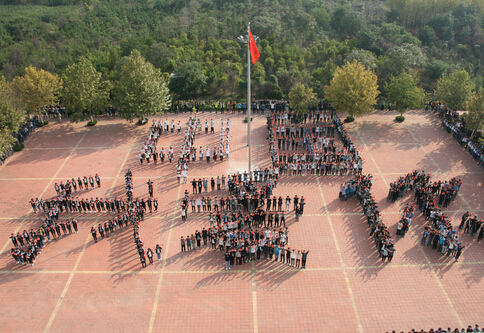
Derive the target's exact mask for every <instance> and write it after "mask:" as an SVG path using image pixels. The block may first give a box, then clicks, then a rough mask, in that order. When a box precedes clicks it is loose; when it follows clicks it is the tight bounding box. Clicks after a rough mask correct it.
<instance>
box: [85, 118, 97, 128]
mask: <svg viewBox="0 0 484 333" xmlns="http://www.w3.org/2000/svg"><path fill="white" fill-rule="evenodd" d="M96 124H97V120H96V119H94V120H93V121H89V122H88V123H87V126H94V125H96Z"/></svg>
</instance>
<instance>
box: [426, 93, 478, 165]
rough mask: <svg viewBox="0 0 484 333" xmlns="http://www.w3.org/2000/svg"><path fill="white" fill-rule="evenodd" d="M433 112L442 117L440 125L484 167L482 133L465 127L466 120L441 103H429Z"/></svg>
mask: <svg viewBox="0 0 484 333" xmlns="http://www.w3.org/2000/svg"><path fill="white" fill-rule="evenodd" d="M430 107H431V108H432V110H433V111H434V112H438V113H439V116H440V118H442V127H444V129H445V130H446V131H447V132H448V133H450V134H452V135H453V137H454V139H455V140H457V142H459V144H460V145H461V146H462V147H464V148H465V149H466V151H468V152H469V154H470V155H471V156H472V158H474V160H475V161H476V162H477V164H479V165H480V166H481V167H484V145H483V144H482V143H481V140H480V139H482V133H480V132H479V131H474V130H469V129H468V128H467V127H466V123H467V120H466V119H465V117H463V116H461V115H460V114H459V113H458V112H457V111H454V110H450V109H448V108H444V106H443V105H442V104H441V103H430Z"/></svg>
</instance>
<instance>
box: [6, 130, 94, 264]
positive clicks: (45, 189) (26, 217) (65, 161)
mask: <svg viewBox="0 0 484 333" xmlns="http://www.w3.org/2000/svg"><path fill="white" fill-rule="evenodd" d="M88 132H89V130H87V131H85V132H84V134H83V135H82V137H81V138H80V139H79V141H78V142H77V145H76V146H75V147H74V148H73V149H72V151H71V152H70V154H69V155H67V157H66V158H65V159H64V162H63V163H62V164H61V166H60V167H59V169H57V172H56V173H55V175H54V176H53V177H52V178H51V179H50V181H49V183H48V184H47V186H46V187H45V188H44V190H43V191H42V193H41V194H40V197H42V196H43V195H44V193H45V192H47V190H48V189H49V187H50V186H51V184H52V182H53V181H54V179H55V178H56V177H57V175H58V174H59V173H60V171H61V170H62V168H63V167H64V165H66V163H67V161H68V160H69V158H70V157H71V156H72V154H74V152H75V151H76V149H77V148H78V147H79V145H80V144H81V141H82V140H83V139H84V137H85V136H86V135H87V133H88ZM5 164H6V163H5ZM5 164H4V166H5ZM2 168H3V167H2ZM0 170H1V168H0ZM31 211H32V207H30V208H29V210H28V213H27V214H26V216H25V217H24V218H23V219H22V222H20V223H19V225H18V226H17V228H15V230H14V234H15V233H17V232H18V231H19V230H20V228H21V227H22V225H23V224H24V222H25V221H26V220H28V215H29V213H30V212H31ZM8 242H9V240H7V241H6V242H5V244H4V245H3V246H2V248H1V249H0V255H1V254H2V253H3V251H5V249H6V248H7V246H8Z"/></svg>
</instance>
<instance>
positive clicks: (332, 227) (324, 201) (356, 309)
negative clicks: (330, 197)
mask: <svg viewBox="0 0 484 333" xmlns="http://www.w3.org/2000/svg"><path fill="white" fill-rule="evenodd" d="M316 182H317V184H318V189H319V194H320V195H321V199H322V200H323V206H324V209H325V210H326V212H327V213H329V209H328V205H327V204H326V199H325V197H324V193H323V189H322V187H321V183H320V182H319V178H316ZM328 223H329V227H330V229H331V235H332V236H333V241H334V245H335V247H336V252H337V254H338V259H339V262H340V266H341V270H342V271H343V276H344V279H345V283H346V289H347V290H348V294H349V296H350V301H351V306H352V307H353V312H354V314H355V317H356V323H357V325H358V331H359V332H360V333H363V332H364V330H363V325H362V323H361V319H360V314H359V312H358V306H357V304H356V301H355V296H354V294H353V289H352V288H351V283H350V279H349V277H348V272H347V270H346V266H345V263H344V260H343V254H342V253H341V249H340V247H339V243H338V238H337V237H336V232H335V230H334V226H333V222H332V220H331V216H330V215H328Z"/></svg>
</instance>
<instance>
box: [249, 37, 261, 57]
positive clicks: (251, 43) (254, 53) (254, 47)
mask: <svg viewBox="0 0 484 333" xmlns="http://www.w3.org/2000/svg"><path fill="white" fill-rule="evenodd" d="M249 48H250V57H251V58H252V63H253V64H255V63H256V62H257V59H259V57H260V53H259V50H258V49H257V45H255V40H254V36H252V31H250V30H249Z"/></svg>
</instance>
